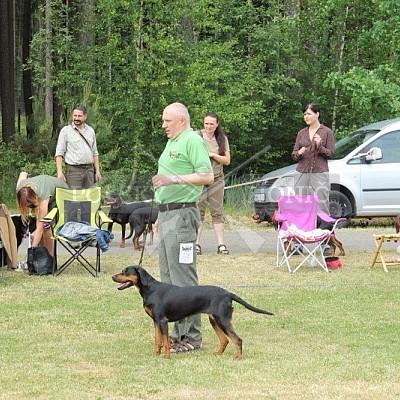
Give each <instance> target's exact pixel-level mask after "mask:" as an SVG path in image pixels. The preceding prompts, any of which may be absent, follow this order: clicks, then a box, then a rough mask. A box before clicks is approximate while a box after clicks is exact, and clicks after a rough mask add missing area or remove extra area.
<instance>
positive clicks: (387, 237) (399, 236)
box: [371, 233, 400, 272]
mask: <svg viewBox="0 0 400 400" xmlns="http://www.w3.org/2000/svg"><path fill="white" fill-rule="evenodd" d="M372 236H373V238H374V241H375V245H376V250H375V253H374V257H373V258H372V265H371V267H373V266H374V265H375V264H376V263H382V267H383V269H384V271H385V272H388V269H387V268H386V266H387V265H400V260H399V261H385V259H384V258H383V254H382V245H383V243H384V242H391V241H394V242H397V241H400V233H393V234H383V235H372ZM378 257H379V260H378ZM399 257H400V256H399Z"/></svg>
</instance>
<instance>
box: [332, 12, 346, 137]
mask: <svg viewBox="0 0 400 400" xmlns="http://www.w3.org/2000/svg"><path fill="white" fill-rule="evenodd" d="M348 16H349V6H347V7H346V14H345V18H344V21H343V35H342V37H341V43H340V52H339V62H338V72H339V73H341V72H342V67H343V58H344V48H345V45H346V29H347V18H348ZM338 103H339V89H338V88H337V87H336V88H335V98H334V102H333V110H332V131H333V132H335V128H336V114H337V108H338Z"/></svg>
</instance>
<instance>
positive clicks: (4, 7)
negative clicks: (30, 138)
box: [0, 0, 15, 143]
mask: <svg viewBox="0 0 400 400" xmlns="http://www.w3.org/2000/svg"><path fill="white" fill-rule="evenodd" d="M14 22H15V15H14V2H13V1H12V0H1V1H0V93H1V115H2V131H3V141H4V142H6V143H11V142H12V141H13V140H14V137H15V87H14V86H15V76H14V70H15V50H14V48H15V45H14V43H15V39H14Z"/></svg>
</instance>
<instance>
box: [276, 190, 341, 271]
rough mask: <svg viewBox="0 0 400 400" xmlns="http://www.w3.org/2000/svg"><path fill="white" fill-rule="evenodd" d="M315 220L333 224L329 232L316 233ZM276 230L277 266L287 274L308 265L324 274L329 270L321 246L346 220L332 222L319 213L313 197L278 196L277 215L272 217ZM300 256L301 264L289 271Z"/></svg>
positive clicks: (315, 197) (314, 195) (331, 219)
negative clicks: (283, 267) (337, 226)
mask: <svg viewBox="0 0 400 400" xmlns="http://www.w3.org/2000/svg"><path fill="white" fill-rule="evenodd" d="M317 217H319V218H320V219H322V220H323V221H325V222H329V223H332V228H331V229H330V230H329V229H318V228H317ZM275 221H276V222H277V223H278V226H277V236H278V239H277V245H276V266H277V268H279V267H281V266H282V265H284V264H286V266H287V268H288V270H289V272H291V273H295V272H296V271H297V270H298V269H299V268H300V267H301V266H303V265H304V264H305V263H306V262H308V263H309V264H310V265H311V266H320V267H322V269H324V270H325V271H326V272H329V269H328V267H327V265H326V261H325V257H324V246H325V245H327V243H328V242H329V239H330V238H331V237H332V236H333V235H334V234H333V231H334V229H335V228H336V225H337V224H338V222H339V221H346V218H338V219H336V218H332V217H330V216H329V215H328V214H326V213H325V212H323V211H321V210H320V209H319V205H318V196H317V195H316V194H313V195H311V194H307V195H296V196H294V195H291V196H281V197H280V198H279V199H278V213H277V214H276V216H275ZM294 255H299V256H300V262H298V265H297V266H296V267H295V268H294V269H292V266H291V260H292V256H294Z"/></svg>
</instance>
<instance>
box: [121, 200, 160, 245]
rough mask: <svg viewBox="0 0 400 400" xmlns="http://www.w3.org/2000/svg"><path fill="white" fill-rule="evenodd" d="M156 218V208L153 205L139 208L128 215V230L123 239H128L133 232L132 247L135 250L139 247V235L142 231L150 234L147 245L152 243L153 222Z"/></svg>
mask: <svg viewBox="0 0 400 400" xmlns="http://www.w3.org/2000/svg"><path fill="white" fill-rule="evenodd" d="M157 218H158V208H154V207H145V208H139V209H138V210H136V211H134V212H133V213H132V214H131V215H130V216H129V226H130V232H129V235H128V236H127V237H126V238H125V239H126V240H128V239H130V238H131V237H132V235H133V233H135V234H134V236H133V247H134V248H135V250H140V249H141V246H140V243H139V237H140V236H141V235H142V233H144V232H146V234H147V233H148V234H150V241H149V245H150V246H152V245H153V238H154V232H153V224H154V223H155V222H156V221H157Z"/></svg>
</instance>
